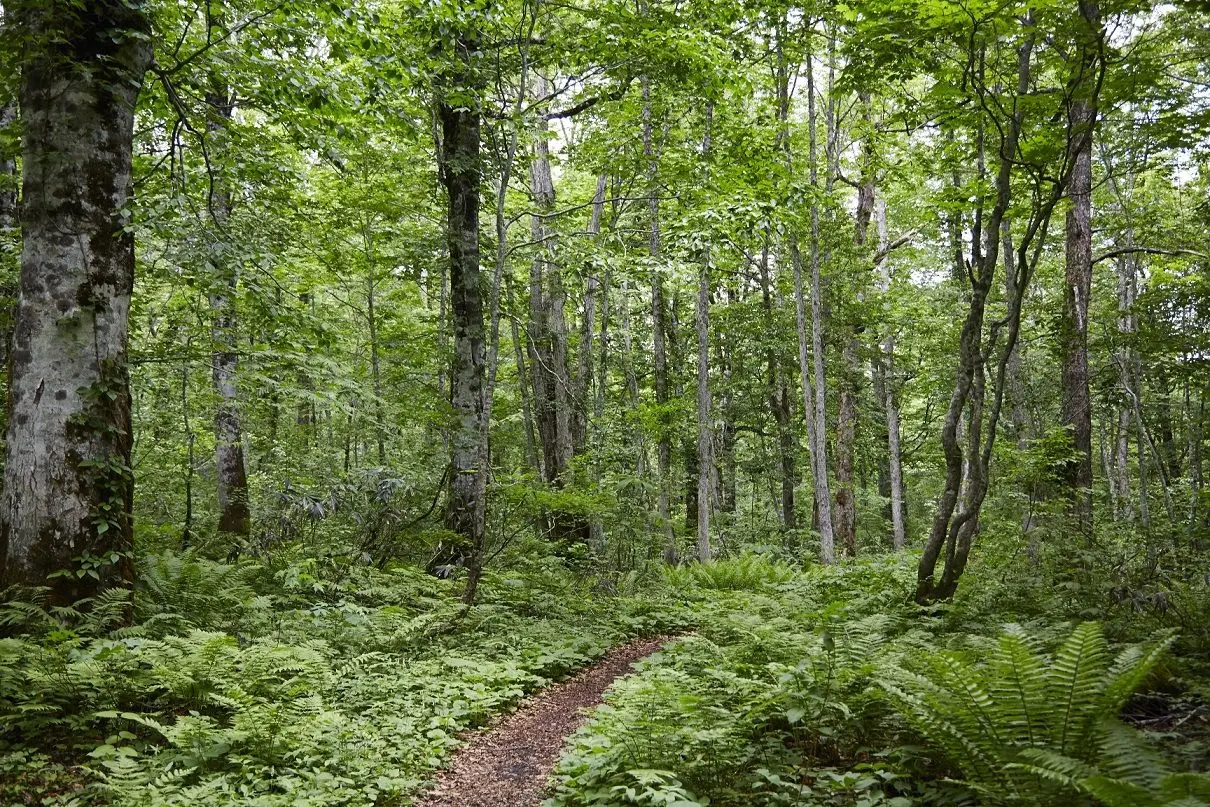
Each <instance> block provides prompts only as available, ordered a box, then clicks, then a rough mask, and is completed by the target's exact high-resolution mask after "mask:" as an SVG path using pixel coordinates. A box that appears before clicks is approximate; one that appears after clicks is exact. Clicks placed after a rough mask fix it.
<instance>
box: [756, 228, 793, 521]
mask: <svg viewBox="0 0 1210 807" xmlns="http://www.w3.org/2000/svg"><path fill="white" fill-rule="evenodd" d="M760 290H761V303H762V309H761V312H762V314H763V319H764V327H765V330H766V331H767V332H769V333H773V332H774V328H775V326H774V321H773V289H772V279H771V277H770V275H769V235H768V233H767V232H766V233H765V237H764V243H763V244H762V246H761V253H760ZM765 364H766V370H767V378H768V386H767V395H768V402H769V412H770V413H771V414H772V415H773V423H774V426H775V428H776V429H777V448H778V458H779V467H780V470H781V473H780V477H781V480H780V481H781V499H780V510H779V513H780V516H781V526H782V528H783V529H784V530H785V531H786V532H787V533H791V532H793V531H794V530H796V529H798V516H797V515H796V511H795V501H794V499H795V490H796V488H797V487H798V444H797V441H796V440H795V438H794V429H793V425H792V420H793V417H794V412H793V405H792V397H791V395H790V387H789V384H787V383H786V375H785V372H784V371H783V370H782V367H781V364H780V362H779V361H778V357H777V353H776V351H774V349H773V348H772V347H771V346H770V347H769V348H767V349H766V351H765Z"/></svg>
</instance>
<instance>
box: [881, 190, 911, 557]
mask: <svg viewBox="0 0 1210 807" xmlns="http://www.w3.org/2000/svg"><path fill="white" fill-rule="evenodd" d="M876 215H877V222H878V248H879V251H880V252H881V253H882V254H883V258H882V260H881V261H880V262H879V286H880V290H881V291H882V293H883V294H887V293H889V292H890V290H891V266H890V262H889V258H887V257H886V254H885V251H886V248H887V243H888V236H887V221H886V203H885V202H879V204H878V207H877V212H876ZM881 352H882V355H881V361H880V362H879V369H880V371H881V373H880V375H881V377H882V407H883V410H884V411H885V412H886V427H887V469H888V475H889V476H890V497H891V543H892V545H893V546H894V547H895V549H896V550H900V549H903V548H904V547H905V546H906V545H907V521H906V518H905V514H904V501H905V496H904V490H903V450H902V448H901V445H900V425H899V400H898V396H897V395H896V391H895V386H894V378H895V333H894V331H893V330H891V329H890V328H887V331H886V335H885V336H884V337H883V339H882V345H881Z"/></svg>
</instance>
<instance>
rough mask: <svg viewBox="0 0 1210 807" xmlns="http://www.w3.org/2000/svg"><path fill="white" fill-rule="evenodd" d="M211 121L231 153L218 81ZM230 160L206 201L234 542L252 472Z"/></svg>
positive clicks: (222, 512)
mask: <svg viewBox="0 0 1210 807" xmlns="http://www.w3.org/2000/svg"><path fill="white" fill-rule="evenodd" d="M206 105H207V106H208V107H209V109H210V119H209V120H208V121H207V124H206V134H207V138H208V139H209V140H210V141H211V148H212V151H213V152H214V153H215V154H218V155H222V154H223V152H224V151H227V150H229V145H228V143H227V138H228V131H227V130H228V128H229V127H230V124H231V117H232V112H233V111H234V101H233V99H232V97H231V92H230V90H229V89H228V88H227V87H226V86H224V85H222V83H221V82H220V81H218V80H217V79H216V80H214V81H212V86H211V89H210V92H208V93H207V94H206ZM225 162H226V161H224V160H222V159H220V160H219V164H220V167H218V168H212V169H211V170H212V176H211V179H210V197H209V199H208V200H207V207H208V208H209V213H210V220H211V223H212V225H213V244H214V246H213V247H212V255H211V261H212V263H213V265H214V270H215V276H214V278H213V279H212V280H211V285H210V294H209V302H210V314H211V326H210V335H211V340H212V342H213V344H214V353H213V355H212V357H211V376H212V378H213V381H214V391H215V392H216V393H217V394H218V401H219V402H218V407H217V408H216V410H215V413H214V454H215V470H216V475H217V479H218V509H219V517H218V532H219V534H220V535H223V534H227V535H230V536H232V537H234V538H236V539H243V538H247V536H248V533H249V532H250V531H251V529H252V513H251V510H250V509H249V501H248V472H247V468H246V465H245V463H244V436H243V430H242V428H241V426H240V411H239V390H238V386H237V383H236V374H237V372H238V370H239V353H238V350H237V348H238V340H239V318H238V315H237V314H236V311H235V300H234V299H233V298H234V297H235V295H236V292H237V289H238V286H239V264H238V261H237V260H236V259H235V258H234V256H233V254H232V253H233V249H232V244H231V232H230V229H229V225H230V218H231V185H230V181H231V178H230V176H226V175H225V172H226V170H227V169H226V164H225Z"/></svg>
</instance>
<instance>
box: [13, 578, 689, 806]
mask: <svg viewBox="0 0 1210 807" xmlns="http://www.w3.org/2000/svg"><path fill="white" fill-rule="evenodd" d="M140 580H141V583H140V588H139V590H138V592H137V595H136V597H135V606H134V607H135V611H134V617H135V618H134V620H133V626H127V627H122V626H121V625H122V624H123V623H124V622H125V621H126V620H125V619H124V616H125V613H126V610H125V609H126V600H125V599H124V598H121V597H112V598H110V599H109V600H108V601H105V602H97V603H92V604H91V606H90V607H89V608H87V609H77V610H72V609H49V608H46V607H44V606H43V605H42V604H40V603H39V601H38V593H37V592H30V593H26V594H25V595H24V596H23V597H21V598H19V599H17V600H14V601H12V602H10V603H8V604H7V605H5V606H4V608H3V611H2V612H0V620H2V621H3V623H4V628H5V632H6V633H8V634H9V638H4V639H0V727H2V729H3V734H2V738H0V803H3V804H80V805H85V804H94V803H108V804H120V805H172V804H181V805H224V804H241V805H266V806H267V805H333V804H360V805H370V804H376V805H389V804H403V803H406V800H407V798H408V795H409V794H411V793H413V792H415V791H416V790H417V788H418V787H419V786H421V785H422V784H423V782H424V781H425V780H426V778H427V777H429V775H430V774H431V773H432V771H433V770H434V769H436V768H437V767H439V766H440V765H441V764H442V763H443V762H444V761H445V760H446V758H447V757H448V756H449V754H450V751H451V749H453V748H454V747H455V746H456V745H457V743H458V740H457V735H458V734H459V732H462V731H464V730H466V729H468V728H471V727H475V726H478V725H481V724H483V723H484V722H485V721H487V720H488V719H489V718H490V717H491V716H492V715H494V714H496V713H499V712H500V711H502V710H506V709H508V708H509V707H510V706H512V705H513V704H515V703H516V702H517V701H518V700H519V699H520V698H522V697H523V696H524V695H525V694H526V693H528V692H531V691H532V690H534V689H536V688H537V687H539V686H541V685H542V684H544V683H546V682H548V681H550V680H554V679H559V678H562V677H564V676H566V675H567V674H568V673H569V672H571V671H572V670H574V669H576V668H577V667H580V666H583V665H585V664H587V663H589V662H591V661H593V660H594V659H596V658H598V657H600V656H601V655H602V654H604V653H605V651H606V650H607V649H608V648H609V647H611V646H612V645H614V644H617V643H619V642H622V641H624V640H625V639H626V638H628V637H632V636H638V635H653V634H658V633H663V632H668V631H674V630H679V629H681V628H682V627H684V625H685V621H686V617H685V616H684V614H685V611H684V609H682V608H681V607H679V606H678V605H677V604H676V603H675V602H673V601H671V600H669V601H661V600H659V599H653V598H652V597H638V596H625V597H619V596H603V595H601V593H600V591H599V585H598V584H597V583H596V581H593V580H591V579H584V578H578V577H575V576H573V575H571V574H569V573H568V572H567V571H566V570H565V569H564V568H563V565H562V564H561V563H560V562H559V561H558V560H557V559H553V558H547V559H544V560H540V561H534V562H530V563H527V564H524V565H523V566H520V567H517V568H513V569H511V570H509V571H502V572H498V573H493V574H490V575H488V577H487V579H486V580H485V581H484V583H483V586H482V589H481V591H482V596H481V599H480V603H479V604H477V605H476V606H475V607H473V608H470V609H469V610H466V609H463V608H462V606H461V605H460V603H459V602H458V600H457V597H456V593H457V592H456V590H455V585H454V584H453V583H450V582H446V581H442V580H438V579H435V578H432V577H430V576H428V575H426V574H424V573H423V572H422V571H419V570H416V569H413V568H406V567H403V568H397V569H390V570H387V571H380V570H377V569H375V568H373V567H367V566H361V565H355V564H347V563H344V562H336V561H324V560H320V559H315V558H308V557H304V556H298V557H283V558H279V559H277V560H276V562H275V563H274V564H273V565H272V566H267V565H263V564H260V563H251V562H243V563H234V564H226V563H217V562H214V561H210V560H205V559H203V558H201V557H198V556H195V555H191V554H186V555H180V554H166V555H160V556H153V557H149V558H146V559H145V560H144V562H143V568H142V569H141V578H140Z"/></svg>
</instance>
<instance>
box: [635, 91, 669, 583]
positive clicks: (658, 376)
mask: <svg viewBox="0 0 1210 807" xmlns="http://www.w3.org/2000/svg"><path fill="white" fill-rule="evenodd" d="M653 134H654V133H653V131H652V120H651V82H650V81H649V80H648V79H647V78H646V77H644V78H643V155H644V157H646V159H647V208H648V212H649V214H650V221H649V227H650V229H649V230H648V237H647V254H648V257H650V258H651V261H652V267H651V339H652V359H653V362H654V365H655V366H654V368H653V369H654V374H655V403H656V406H657V407H658V408H659V412H660V418H659V421H660V423H659V435H658V442H657V444H656V448H657V453H656V459H657V462H658V473H659V480H658V483H659V497H658V499H657V504H656V514H657V517H658V518H659V520H660V528H661V529H662V530H663V532H664V560H665V562H667V563H675V562H676V560H677V547H676V533H675V532H674V531H673V529H672V516H671V512H670V509H669V501H668V500H669V493H668V486H669V483H670V477H671V472H672V435H671V433H670V432H671V429H670V424H668V423H667V422H666V420H667V404H668V350H667V343H666V333H667V323H666V321H665V316H666V312H665V308H666V305H665V303H664V278H663V275H662V274H661V273H660V271H659V269H658V268H657V267H656V266H655V265H654V264H655V262H656V261H657V260H658V259H659V257H660V196H659V189H658V188H657V187H656V182H657V179H658V175H659V162H658V161H657V160H656V156H655V144H654V137H653Z"/></svg>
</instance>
